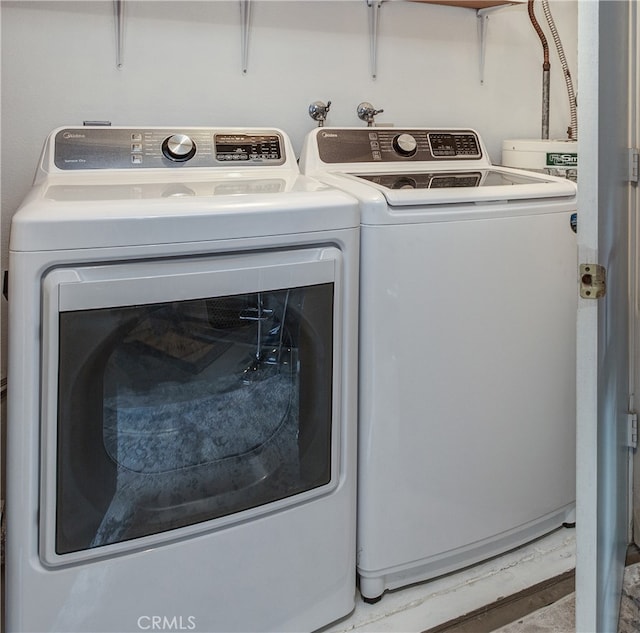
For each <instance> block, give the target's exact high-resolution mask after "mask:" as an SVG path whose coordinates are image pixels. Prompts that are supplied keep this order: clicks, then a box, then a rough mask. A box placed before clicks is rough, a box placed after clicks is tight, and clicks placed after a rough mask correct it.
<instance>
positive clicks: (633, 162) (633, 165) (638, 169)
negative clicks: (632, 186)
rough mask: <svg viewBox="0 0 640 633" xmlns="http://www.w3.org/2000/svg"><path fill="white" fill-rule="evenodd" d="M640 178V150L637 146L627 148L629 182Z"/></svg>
mask: <svg viewBox="0 0 640 633" xmlns="http://www.w3.org/2000/svg"><path fill="white" fill-rule="evenodd" d="M639 180H640V152H639V150H638V148H637V147H631V148H629V182H638V181H639Z"/></svg>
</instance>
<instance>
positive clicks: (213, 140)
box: [53, 127, 286, 170]
mask: <svg viewBox="0 0 640 633" xmlns="http://www.w3.org/2000/svg"><path fill="white" fill-rule="evenodd" d="M53 160H54V164H55V166H56V167H57V168H58V169H63V170H79V169H140V168H143V169H145V168H184V167H209V168H211V167H223V166H224V167H228V166H230V165H234V164H236V165H243V166H246V165H272V166H273V165H276V166H277V165H283V164H284V163H285V162H286V156H285V149H284V140H283V137H282V134H280V132H279V131H277V130H264V131H262V130H260V131H243V130H237V131H236V130H229V129H224V130H216V129H213V128H188V129H184V130H172V129H169V128H111V127H79V128H66V129H62V130H59V131H58V132H57V133H56V135H55V138H54V156H53Z"/></svg>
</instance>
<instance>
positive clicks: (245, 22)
mask: <svg viewBox="0 0 640 633" xmlns="http://www.w3.org/2000/svg"><path fill="white" fill-rule="evenodd" d="M240 22H241V23H242V33H241V46H242V72H243V74H245V75H246V74H247V68H248V66H249V35H250V33H249V30H250V22H251V0H240Z"/></svg>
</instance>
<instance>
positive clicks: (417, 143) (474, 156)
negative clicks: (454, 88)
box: [317, 128, 482, 163]
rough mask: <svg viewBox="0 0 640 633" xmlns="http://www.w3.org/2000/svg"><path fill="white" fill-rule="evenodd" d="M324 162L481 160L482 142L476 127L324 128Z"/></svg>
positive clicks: (321, 148) (320, 147) (320, 137)
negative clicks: (430, 128) (443, 128)
mask: <svg viewBox="0 0 640 633" xmlns="http://www.w3.org/2000/svg"><path fill="white" fill-rule="evenodd" d="M317 142H318V153H319V155H320V160H322V161H323V162H324V163H369V162H383V163H384V162H397V161H403V162H406V161H416V162H419V161H442V160H456V161H457V160H465V159H466V160H478V159H479V158H482V149H481V144H480V142H479V140H478V135H477V134H476V133H475V132H474V131H473V130H442V129H438V130H428V129H424V128H423V129H408V130H404V129H395V128H366V129H365V128H345V129H336V128H325V129H324V130H322V131H320V132H319V133H318V136H317Z"/></svg>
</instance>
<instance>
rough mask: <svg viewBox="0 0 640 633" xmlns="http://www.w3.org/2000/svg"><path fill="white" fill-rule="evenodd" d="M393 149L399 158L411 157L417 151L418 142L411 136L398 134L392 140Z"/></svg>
mask: <svg viewBox="0 0 640 633" xmlns="http://www.w3.org/2000/svg"><path fill="white" fill-rule="evenodd" d="M393 149H395V150H396V152H398V154H400V156H413V155H414V154H415V153H416V151H417V150H418V141H416V139H415V138H414V137H413V136H411V134H398V136H396V137H395V138H394V139H393Z"/></svg>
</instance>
